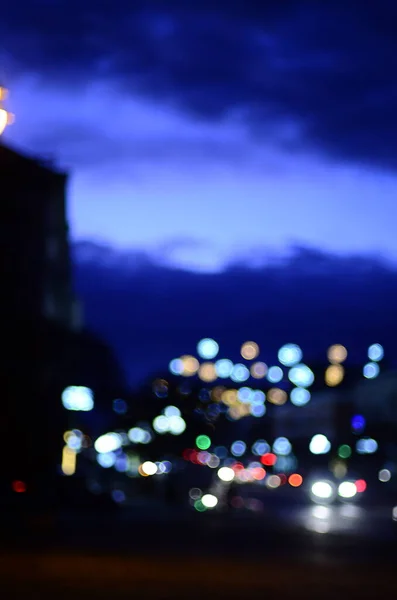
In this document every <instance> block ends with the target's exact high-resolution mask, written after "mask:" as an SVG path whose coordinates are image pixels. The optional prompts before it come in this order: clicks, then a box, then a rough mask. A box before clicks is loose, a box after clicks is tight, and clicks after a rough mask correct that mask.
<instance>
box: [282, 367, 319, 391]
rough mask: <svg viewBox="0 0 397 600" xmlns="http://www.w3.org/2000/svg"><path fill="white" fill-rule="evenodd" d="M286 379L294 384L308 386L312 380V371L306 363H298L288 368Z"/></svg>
mask: <svg viewBox="0 0 397 600" xmlns="http://www.w3.org/2000/svg"><path fill="white" fill-rule="evenodd" d="M288 379H289V380H290V382H291V383H293V384H294V385H296V386H299V387H309V386H311V385H312V383H313V382H314V373H313V371H312V370H311V369H310V368H309V367H308V366H307V365H304V364H299V365H296V366H295V367H292V368H291V369H290V370H289V372H288Z"/></svg>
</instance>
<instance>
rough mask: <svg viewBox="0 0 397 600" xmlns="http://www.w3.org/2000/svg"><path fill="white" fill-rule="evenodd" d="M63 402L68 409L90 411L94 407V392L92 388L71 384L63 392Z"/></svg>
mask: <svg viewBox="0 0 397 600" xmlns="http://www.w3.org/2000/svg"><path fill="white" fill-rule="evenodd" d="M62 404H63V406H64V407H65V408H66V410H74V411H83V412H88V411H90V410H92V409H93V408H94V393H93V391H92V390H91V389H90V388H87V387H84V386H81V385H71V386H69V387H67V388H66V389H64V391H63V392H62Z"/></svg>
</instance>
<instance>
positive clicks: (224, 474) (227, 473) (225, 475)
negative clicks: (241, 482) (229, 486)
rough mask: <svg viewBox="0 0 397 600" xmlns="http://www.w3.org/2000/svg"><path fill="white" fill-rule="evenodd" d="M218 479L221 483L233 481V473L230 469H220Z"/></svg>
mask: <svg viewBox="0 0 397 600" xmlns="http://www.w3.org/2000/svg"><path fill="white" fill-rule="evenodd" d="M218 477H219V479H221V480H222V481H226V482H229V481H233V479H234V471H233V469H231V468H230V467H221V468H220V469H219V471H218Z"/></svg>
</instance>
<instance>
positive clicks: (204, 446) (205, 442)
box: [196, 435, 211, 450]
mask: <svg viewBox="0 0 397 600" xmlns="http://www.w3.org/2000/svg"><path fill="white" fill-rule="evenodd" d="M196 446H197V448H199V449H200V450H208V448H209V447H210V446H211V440H210V438H209V437H208V435H198V436H197V437H196Z"/></svg>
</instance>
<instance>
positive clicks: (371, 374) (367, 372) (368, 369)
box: [363, 362, 380, 379]
mask: <svg viewBox="0 0 397 600" xmlns="http://www.w3.org/2000/svg"><path fill="white" fill-rule="evenodd" d="M379 372H380V368H379V365H378V363H376V362H369V363H367V364H366V365H364V368H363V375H364V377H365V378H366V379H375V377H377V376H378V375H379Z"/></svg>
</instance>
